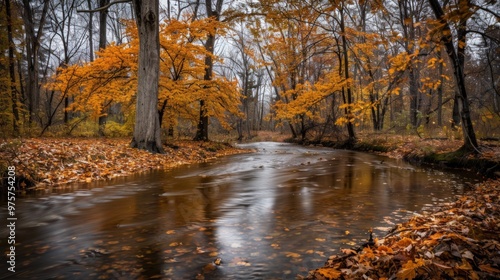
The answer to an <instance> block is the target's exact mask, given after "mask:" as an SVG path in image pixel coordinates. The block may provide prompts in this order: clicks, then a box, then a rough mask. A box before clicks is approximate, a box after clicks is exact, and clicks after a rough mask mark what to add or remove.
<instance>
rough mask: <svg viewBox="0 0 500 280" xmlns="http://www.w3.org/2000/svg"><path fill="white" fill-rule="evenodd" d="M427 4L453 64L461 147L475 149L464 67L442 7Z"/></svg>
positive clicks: (430, 0) (433, 0)
mask: <svg viewBox="0 0 500 280" xmlns="http://www.w3.org/2000/svg"><path fill="white" fill-rule="evenodd" d="M429 4H430V5H431V7H432V10H433V11H434V14H435V15H436V18H437V19H438V20H439V21H440V22H441V24H442V26H443V27H442V28H443V31H442V33H441V34H442V35H441V41H442V42H443V43H444V45H445V47H446V52H447V53H448V56H449V58H450V60H451V62H452V64H453V70H454V75H455V82H456V84H457V88H458V91H457V92H456V98H457V99H458V101H459V104H460V105H461V106H460V107H461V110H460V112H461V116H462V131H463V136H464V145H463V147H462V148H464V149H465V150H469V151H476V150H477V147H478V144H477V140H476V133H475V132H474V128H473V126H472V120H471V117H470V109H469V100H468V99H467V90H466V88H465V79H464V72H463V71H464V69H463V68H462V66H461V65H460V58H459V55H458V54H457V52H456V51H455V46H454V45H453V37H452V34H453V33H452V32H451V28H450V26H449V24H448V22H447V21H446V19H445V18H444V12H443V8H442V7H441V5H440V4H439V2H438V0H429Z"/></svg>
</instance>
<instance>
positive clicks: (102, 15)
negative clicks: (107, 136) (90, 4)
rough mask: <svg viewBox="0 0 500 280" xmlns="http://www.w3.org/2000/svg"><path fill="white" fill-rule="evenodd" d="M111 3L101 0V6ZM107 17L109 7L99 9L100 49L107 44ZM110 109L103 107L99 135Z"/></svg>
mask: <svg viewBox="0 0 500 280" xmlns="http://www.w3.org/2000/svg"><path fill="white" fill-rule="evenodd" d="M108 4H109V0H99V7H100V8H102V7H105V6H106V5H108ZM107 19H108V9H103V10H100V11H99V50H103V49H105V48H106V44H107V29H108V27H107ZM108 109H109V108H106V107H102V108H101V112H100V115H99V121H98V122H99V135H100V136H104V128H105V126H106V120H107V113H108Z"/></svg>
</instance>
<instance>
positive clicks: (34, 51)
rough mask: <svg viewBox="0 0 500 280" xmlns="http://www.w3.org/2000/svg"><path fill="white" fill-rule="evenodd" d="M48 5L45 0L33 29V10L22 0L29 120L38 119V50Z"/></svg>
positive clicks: (28, 2) (27, 0)
mask: <svg viewBox="0 0 500 280" xmlns="http://www.w3.org/2000/svg"><path fill="white" fill-rule="evenodd" d="M48 7H49V1H48V0H45V1H44V4H43V8H42V14H41V17H40V21H39V24H38V28H37V29H36V31H35V22H34V15H33V10H32V9H31V6H30V1H29V0H23V21H24V27H25V32H26V57H27V60H28V79H27V81H26V95H27V97H28V111H29V121H30V123H32V122H33V121H35V120H40V119H39V116H38V111H39V107H40V88H39V86H40V85H39V71H40V69H39V51H40V40H41V37H42V33H43V30H44V28H43V26H44V25H45V19H46V16H47V11H48Z"/></svg>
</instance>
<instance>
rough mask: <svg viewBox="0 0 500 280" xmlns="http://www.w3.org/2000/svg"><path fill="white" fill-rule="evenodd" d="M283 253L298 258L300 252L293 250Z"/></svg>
mask: <svg viewBox="0 0 500 280" xmlns="http://www.w3.org/2000/svg"><path fill="white" fill-rule="evenodd" d="M285 255H286V256H287V257H289V258H300V254H297V253H294V252H285Z"/></svg>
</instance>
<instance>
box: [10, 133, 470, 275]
mask: <svg viewBox="0 0 500 280" xmlns="http://www.w3.org/2000/svg"><path fill="white" fill-rule="evenodd" d="M241 146H242V147H243V148H254V149H257V151H256V152H255V153H251V154H241V155H235V156H229V157H225V158H221V159H218V160H214V161H211V162H209V163H203V164H197V165H190V166H185V167H180V168H176V169H173V170H170V171H158V172H153V173H148V174H144V175H138V176H132V177H127V178H126V179H121V180H116V181H112V182H104V183H96V184H91V185H84V186H75V188H73V189H72V190H69V191H57V190H53V191H52V192H51V193H49V194H43V195H35V196H31V197H27V198H24V199H20V200H18V201H17V205H16V215H17V217H18V221H17V227H16V242H17V244H16V249H15V250H16V273H11V272H9V271H7V269H6V268H5V269H2V271H0V279H150V278H151V279H295V277H296V276H297V275H298V274H300V275H307V271H308V270H310V269H313V268H315V267H318V266H321V265H322V264H323V263H324V262H325V260H326V259H327V258H328V256H330V255H333V254H336V253H338V252H339V250H340V248H351V247H356V246H358V245H359V244H361V243H363V242H366V240H367V238H368V230H369V229H370V228H373V229H374V233H375V236H378V237H381V236H383V235H384V233H385V232H386V231H387V230H389V229H390V228H391V227H392V226H393V225H394V224H395V223H398V222H401V221H404V219H406V218H407V217H409V216H410V215H411V214H413V212H414V211H422V210H426V209H429V208H432V207H435V206H437V205H439V204H440V203H444V202H446V201H450V200H451V199H453V197H454V195H457V194H460V193H461V192H462V191H463V186H464V183H465V182H474V179H470V178H465V177H459V176H458V175H455V174H451V173H443V172H441V171H435V170H431V169H424V168H419V167H414V166H411V165H408V164H406V163H404V162H402V161H396V160H392V159H387V158H384V157H380V156H376V155H371V154H366V153H359V152H353V151H344V150H333V149H329V148H315V147H301V146H296V145H292V144H283V143H273V142H261V143H252V144H245V145H241ZM5 205H6V204H5V203H4V204H3V206H5ZM5 213H6V207H3V209H2V217H1V219H2V220H4V221H5V220H6V218H5V215H6V214H5ZM0 233H1V235H2V236H7V235H8V232H7V230H6V229H5V228H3V229H1V230H0ZM6 240H7V239H6V238H2V239H1V241H0V242H1V244H2V247H5V245H6ZM4 260H5V254H4ZM214 261H215V262H218V261H220V264H219V265H215V264H214ZM2 262H4V263H5V261H2ZM1 267H3V265H2V266H1Z"/></svg>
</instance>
